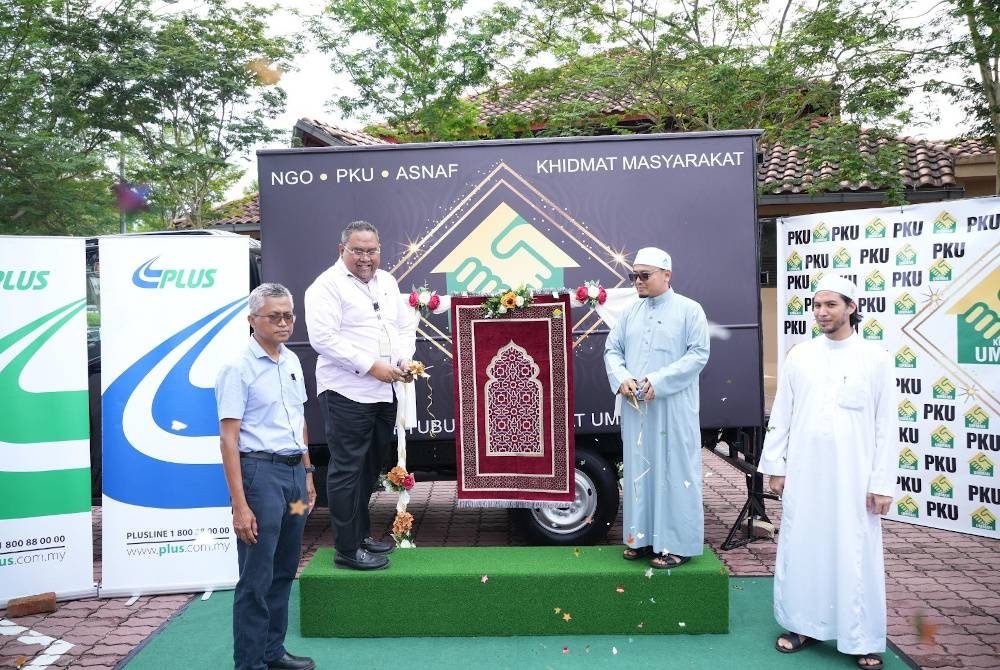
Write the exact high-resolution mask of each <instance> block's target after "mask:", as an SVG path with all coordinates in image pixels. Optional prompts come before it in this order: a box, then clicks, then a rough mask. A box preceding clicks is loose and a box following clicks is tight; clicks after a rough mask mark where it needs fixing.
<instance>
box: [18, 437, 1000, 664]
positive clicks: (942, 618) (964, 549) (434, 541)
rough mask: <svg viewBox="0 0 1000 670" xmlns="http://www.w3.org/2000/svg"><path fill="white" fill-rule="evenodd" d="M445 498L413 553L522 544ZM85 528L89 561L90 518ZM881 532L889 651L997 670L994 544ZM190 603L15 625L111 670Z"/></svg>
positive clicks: (708, 509) (750, 556)
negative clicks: (422, 549)
mask: <svg viewBox="0 0 1000 670" xmlns="http://www.w3.org/2000/svg"><path fill="white" fill-rule="evenodd" d="M704 474H705V532H706V540H707V542H708V543H709V544H711V545H712V547H713V548H715V549H716V550H717V551H718V550H719V547H720V545H721V544H722V542H723V541H724V540H725V538H726V535H727V533H728V532H729V529H730V527H731V526H732V524H733V523H734V522H735V520H736V515H737V513H738V511H739V509H740V508H741V507H742V505H743V502H744V500H745V491H746V488H745V483H744V475H743V474H741V473H739V472H737V471H736V470H734V469H733V468H732V467H730V466H729V465H728V464H726V463H725V462H724V461H722V460H721V459H719V458H717V457H716V456H714V455H712V454H709V453H706V454H705V468H704ZM454 498H455V484H454V482H422V483H419V484H417V486H416V488H415V489H414V491H413V497H412V499H411V502H410V505H409V510H410V511H411V512H413V514H414V517H415V522H416V523H415V532H416V538H417V541H418V543H419V544H420V545H421V546H496V545H524V544H526V541H525V539H524V538H523V537H522V536H521V535H519V533H518V532H517V531H516V530H515V529H514V527H513V526H512V524H511V523H510V521H509V520H508V517H507V513H506V512H505V511H503V510H470V509H459V508H457V507H455V505H454ZM372 504H373V508H374V518H373V523H375V524H378V525H377V526H376V527H380V526H381V525H385V526H388V524H389V523H390V520H391V517H392V514H393V510H394V507H395V496H394V495H390V494H379V495H377V496H376V497H375V499H374V501H373V503H372ZM768 514H769V516H770V517H771V519H772V520H777V519H779V518H780V504H779V503H776V502H770V501H769V502H768ZM94 517H95V528H96V530H97V535H98V540H97V542H96V546H95V553H96V555H97V558H98V559H99V558H100V553H99V552H100V540H99V535H100V510H99V509H97V510H95V515H94ZM328 521H329V516H328V514H327V513H326V511H325V510H319V511H317V512H316V513H315V514H314V515H313V516H312V517H311V519H310V521H309V523H308V525H307V528H306V537H305V548H306V551H305V553H304V555H303V559H302V565H303V566H304V565H305V564H306V563H307V562H308V560H309V559H310V558H311V557H312V554H313V553H314V552H315V550H316V548H317V547H319V546H324V545H325V546H328V545H329V544H330V536H329V530H328V527H327V524H328ZM884 527H885V549H886V569H887V575H888V576H887V582H886V586H887V596H888V607H889V637H890V639H891V640H892V641H893V642H895V643H896V644H897V645H898V646H899V647H900V648H901V649H902V650H903V651H904V652H905V653H906V654H908V655H909V656H910V658H912V659H913V660H914V661H915V662H916V663H917V664H919V665H920V666H921V667H923V668H943V669H949V668H1000V543H998V542H997V541H996V540H990V539H986V538H980V537H974V536H971V535H962V534H959V533H951V532H946V531H938V530H933V529H928V528H921V527H917V526H910V525H907V524H902V523H897V522H891V521H886V522H884ZM621 530H622V529H621V521H620V518H619V521H617V522H616V524H615V525H614V526H612V528H611V529H610V533H609V535H608V543H613V544H617V543H619V542H621ZM775 548H776V545H775V544H774V542H772V541H770V540H761V541H757V542H753V543H751V544H749V545H747V546H745V547H742V548H739V549H732V550H730V551H724V552H722V551H720V552H719V555H720V557H721V558H722V560H723V562H725V563H726V565H727V566H728V567H729V569H730V571H731V572H732V574H734V575H740V576H748V575H770V574H772V571H773V566H774V554H775ZM99 574H100V564H99V563H98V566H97V575H96V576H99ZM190 598H191V596H190V595H169V596H144V597H141V598H138V599H137V600H136V601H135V602H134V603H132V604H131V605H130V604H128V599H127V598H113V599H107V600H98V599H93V598H92V599H85V600H77V601H70V602H64V603H60V604H59V609H58V610H57V611H56V612H55V613H53V614H47V615H35V616H27V617H21V618H19V619H17V620H16V621H15V622H14V623H15V624H17V625H18V626H23V627H25V628H27V629H30V630H32V631H35V632H37V633H40V634H43V635H46V636H51V637H53V638H61V639H63V640H66V641H68V642H70V643H72V644H73V647H72V648H71V649H70V650H69V652H68V653H66V654H64V655H63V656H61V657H60V658H59V659H58V660H57V661H55V662H53V663H52V664H51V665H50V666H49V667H59V668H65V667H73V668H89V669H92V670H111V669H112V668H115V667H117V665H118V664H119V663H120V662H121V660H122V659H123V658H124V657H125V656H126V655H127V654H128V653H129V652H130V651H131V650H132V649H133V648H134V647H136V646H137V645H138V644H139V643H141V642H142V640H144V639H145V638H146V637H148V636H149V635H151V634H152V633H153V632H155V631H156V629H157V628H158V627H159V626H161V625H162V624H163V623H164V622H165V621H166V620H167V619H168V618H169V617H170V616H171V615H172V614H173V613H175V612H176V611H177V610H178V609H179V608H180V607H182V606H183V605H184V604H185V603H186V602H188V601H189V600H190ZM3 615H4V613H0V617H2V616H3ZM935 626H936V630H935V629H934V627H935ZM12 632H13V631H11V630H7V629H4V628H2V627H0V668H13V667H17V665H16V663H17V662H18V661H19V660H26V661H28V662H31V661H32V659H36V657H37V656H38V654H39V653H40V651H41V650H42V648H43V647H42V646H40V645H38V644H28V643H26V642H24V641H22V640H23V639H24V635H25V634H24V633H20V635H14V634H12ZM922 632H923V633H924V634H925V635H926V636H927V637H930V636H929V633H931V632H933V636H932V639H921V633H922ZM19 637H20V639H19ZM48 643H49V642H48V641H45V644H48ZM761 644H764V645H768V646H770V644H771V641H770V640H762V641H761ZM38 660H40V659H36V660H35V662H36V663H38ZM36 667H38V666H36Z"/></svg>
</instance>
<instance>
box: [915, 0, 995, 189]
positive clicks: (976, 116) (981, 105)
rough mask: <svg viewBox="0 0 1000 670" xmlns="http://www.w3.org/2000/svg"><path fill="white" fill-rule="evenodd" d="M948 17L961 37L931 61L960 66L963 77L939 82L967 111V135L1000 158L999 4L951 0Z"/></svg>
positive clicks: (990, 0) (935, 55) (939, 85)
mask: <svg viewBox="0 0 1000 670" xmlns="http://www.w3.org/2000/svg"><path fill="white" fill-rule="evenodd" d="M948 7H949V11H948V16H949V18H950V19H952V21H954V22H956V23H957V26H955V27H957V28H959V30H958V31H957V34H958V38H957V39H953V40H952V41H951V42H950V43H949V44H948V46H947V48H946V49H943V50H941V51H940V52H938V53H936V54H934V55H933V56H932V60H936V61H938V62H941V61H943V62H944V63H947V64H950V65H953V66H957V67H959V68H960V69H961V71H962V72H965V73H967V74H965V75H964V76H962V77H961V79H959V80H958V81H950V82H938V84H937V86H936V88H937V90H940V91H943V92H945V93H947V94H949V95H950V96H951V97H952V99H953V100H954V101H955V103H956V104H958V105H960V106H961V107H962V108H963V109H965V110H967V113H966V120H967V121H969V122H970V123H971V126H972V127H971V130H970V131H969V133H968V135H969V136H971V137H974V138H978V139H985V140H986V141H987V142H988V143H989V144H990V145H991V146H992V147H993V149H994V151H995V152H996V155H997V156H998V157H1000V5H998V4H997V2H996V0H948ZM996 163H997V165H996V174H995V184H996V193H997V195H1000V160H998V161H997V162H996Z"/></svg>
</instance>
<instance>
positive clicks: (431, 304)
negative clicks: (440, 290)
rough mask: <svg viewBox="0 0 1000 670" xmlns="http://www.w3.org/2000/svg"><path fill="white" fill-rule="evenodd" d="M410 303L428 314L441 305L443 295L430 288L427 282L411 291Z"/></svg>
mask: <svg viewBox="0 0 1000 670" xmlns="http://www.w3.org/2000/svg"><path fill="white" fill-rule="evenodd" d="M409 303H410V307H412V308H413V309H415V310H417V311H418V312H420V313H421V314H422V315H424V316H427V315H428V314H430V313H431V312H433V311H434V310H436V309H437V308H438V307H440V306H441V296H439V295H438V294H437V291H432V290H430V289H429V288H428V287H427V284H424V285H423V286H421V287H419V288H414V289H413V291H412V292H411V293H410V299H409Z"/></svg>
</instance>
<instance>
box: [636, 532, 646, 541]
mask: <svg viewBox="0 0 1000 670" xmlns="http://www.w3.org/2000/svg"><path fill="white" fill-rule="evenodd" d="M635 536H636V537H637V538H639V539H640V540H641V539H642V538H644V537H646V534H645V533H636V534H635Z"/></svg>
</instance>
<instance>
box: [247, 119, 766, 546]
mask: <svg viewBox="0 0 1000 670" xmlns="http://www.w3.org/2000/svg"><path fill="white" fill-rule="evenodd" d="M759 136H760V132H759V131H752V130H747V131H726V132H711V133H676V134H647V135H629V136H599V137H572V138H531V139H517V140H492V141H471V142H443V143H427V144H405V145H392V144H389V145H375V146H363V147H330V148H294V149H275V150H262V151H259V152H258V154H257V162H258V183H259V188H260V214H261V244H262V249H263V258H264V261H263V280H264V281H274V282H279V283H282V284H284V285H286V286H287V287H288V288H289V289H291V291H292V293H293V295H294V296H295V299H296V300H295V310H296V316H297V317H298V322H297V328H296V330H295V335H294V337H293V341H292V342H290V343H289V346H290V347H291V348H292V349H293V350H294V351H295V352H296V353H297V354H298V355H299V357H300V358H301V359H302V362H303V368H304V369H305V370H306V375H307V380H306V381H307V388H308V389H309V390H310V395H311V399H310V401H309V403H307V406H306V417H307V422H308V428H309V435H310V439H311V440H313V441H315V442H316V443H315V444H312V445H310V450H311V455H312V460H313V463H315V464H317V466H318V468H319V472H318V473H317V474H318V476H319V477H320V479H318V481H323V479H322V476H323V474H324V472H325V465H326V463H327V461H328V454H327V450H326V446H325V444H324V443H322V438H323V435H324V429H323V418H322V416H321V414H320V411H319V408H318V405H317V403H316V400H315V391H316V388H315V379H314V372H315V360H316V354H315V353H314V352H313V351H312V349H311V348H310V346H309V339H308V332H307V331H306V327H305V319H304V314H303V311H302V310H303V308H302V302H303V301H302V297H303V294H304V292H305V290H306V288H307V287H308V286H309V285H310V284H311V283H312V282H313V280H314V279H315V278H316V276H317V275H319V274H320V273H321V272H323V271H324V270H325V269H326V268H327V267H329V266H330V265H332V264H333V263H335V262H336V260H337V258H338V254H339V247H338V245H339V243H340V234H341V231H342V230H343V229H344V227H345V225H346V224H347V223H349V222H352V221H355V220H365V221H369V222H371V223H373V224H374V225H375V226H376V227H377V228H378V230H379V236H380V244H381V248H382V254H381V265H380V267H381V269H383V270H386V271H388V272H390V273H391V274H392V275H393V276H394V277H395V278H396V280H397V281H398V282H399V285H400V290H401V291H402V292H404V293H409V291H410V290H411V289H416V288H420V287H426V288H428V289H430V290H432V291H437V292H438V293H439V294H442V295H443V294H447V295H486V294H490V293H492V292H496V291H499V290H502V289H507V288H516V287H519V286H524V287H527V288H530V289H532V290H534V291H539V292H559V291H562V292H567V291H574V290H575V288H576V287H579V286H581V285H584V284H585V283H586V282H597V283H599V284H600V285H601V286H603V287H606V288H608V289H611V288H623V287H624V288H627V287H631V286H632V284H631V283H630V282H629V280H628V273H629V271H630V270H631V266H630V263H631V262H632V260H633V258H634V254H635V252H636V251H637V250H638V249H640V248H642V247H645V246H657V247H661V248H663V249H665V250H667V251H668V252H669V253H670V254H671V255H672V257H673V277H672V284H673V287H674V289H675V290H676V291H677V292H678V293H681V294H683V295H686V296H688V297H690V298H692V299H694V300H696V301H698V302H699V303H700V304H701V305H702V306H703V307H704V309H705V312H706V314H707V316H708V319H709V321H710V322H711V325H712V333H713V339H712V342H711V356H710V359H709V363H708V365H707V366H706V368H705V370H704V371H703V373H702V376H701V380H700V384H701V404H700V420H701V426H702V435H703V444H704V445H705V446H708V447H710V448H714V446H715V445H716V444H717V443H719V442H720V440H725V441H727V442H728V443H730V444H731V445H737V446H736V447H735V449H752V448H754V447H753V443H754V442H755V438H754V436H759V435H760V434H761V430H762V426H763V422H764V396H763V386H762V383H761V380H762V329H761V301H760V288H759V276H760V274H759V262H758V257H759V254H758V242H759V240H758V224H757V212H756V162H757V161H756V156H757V141H758V139H759ZM572 312H573V313H572V337H573V371H574V372H573V374H574V406H575V409H574V430H575V450H576V456H575V465H576V469H575V501H574V502H573V503H572V504H569V505H566V506H564V507H558V508H551V507H538V508H529V509H516V510H512V511H511V513H512V514H513V515H515V518H516V520H517V522H518V523H519V525H521V526H522V527H523V529H524V532H525V533H526V534H527V536H528V537H529V539H530V540H532V541H535V542H538V543H548V544H585V543H588V542H594V541H596V540H598V539H599V538H600V537H601V536H602V535H604V534H605V533H606V532H607V528H608V527H609V526H610V522H611V521H613V520H614V518H615V516H616V515H617V511H618V504H619V487H618V475H617V472H616V468H615V465H616V464H617V463H618V462H620V461H621V454H622V443H621V438H620V432H619V426H618V421H617V418H616V415H615V411H614V406H615V395H614V393H613V392H612V389H611V388H610V385H609V382H608V379H607V375H606V372H605V367H604V362H603V353H604V342H605V339H606V337H607V334H608V332H609V331H610V329H609V325H608V324H607V323H605V321H604V320H602V319H601V318H600V316H599V315H598V314H597V312H596V311H594V310H592V309H589V308H586V307H580V308H574V309H573V310H572ZM451 338H452V334H451V330H450V323H449V315H448V314H440V315H428V316H424V317H422V318H421V320H420V324H419V326H418V330H417V351H416V355H415V358H416V359H417V360H420V361H422V362H423V363H424V364H425V365H427V366H428V367H429V368H431V369H432V371H433V374H432V375H431V378H430V379H429V380H427V385H426V386H425V385H423V381H421V382H420V383H419V385H418V391H417V393H418V401H417V406H418V412H419V415H418V422H417V426H416V428H413V429H409V433H408V436H407V444H408V448H407V452H408V461H407V463H408V466H409V469H410V470H411V471H416V472H418V473H421V476H423V477H427V476H433V477H441V478H447V477H454V475H455V462H456V454H455V412H454V397H453V395H454V394H453V388H454V386H453V377H452V375H453V371H452V353H451V352H452V339H451ZM428 399H432V409H431V408H429V407H428ZM741 445H742V446H741ZM735 460H740V459H738V458H736V459H735ZM319 488H323V487H322V486H320V487H319Z"/></svg>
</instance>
